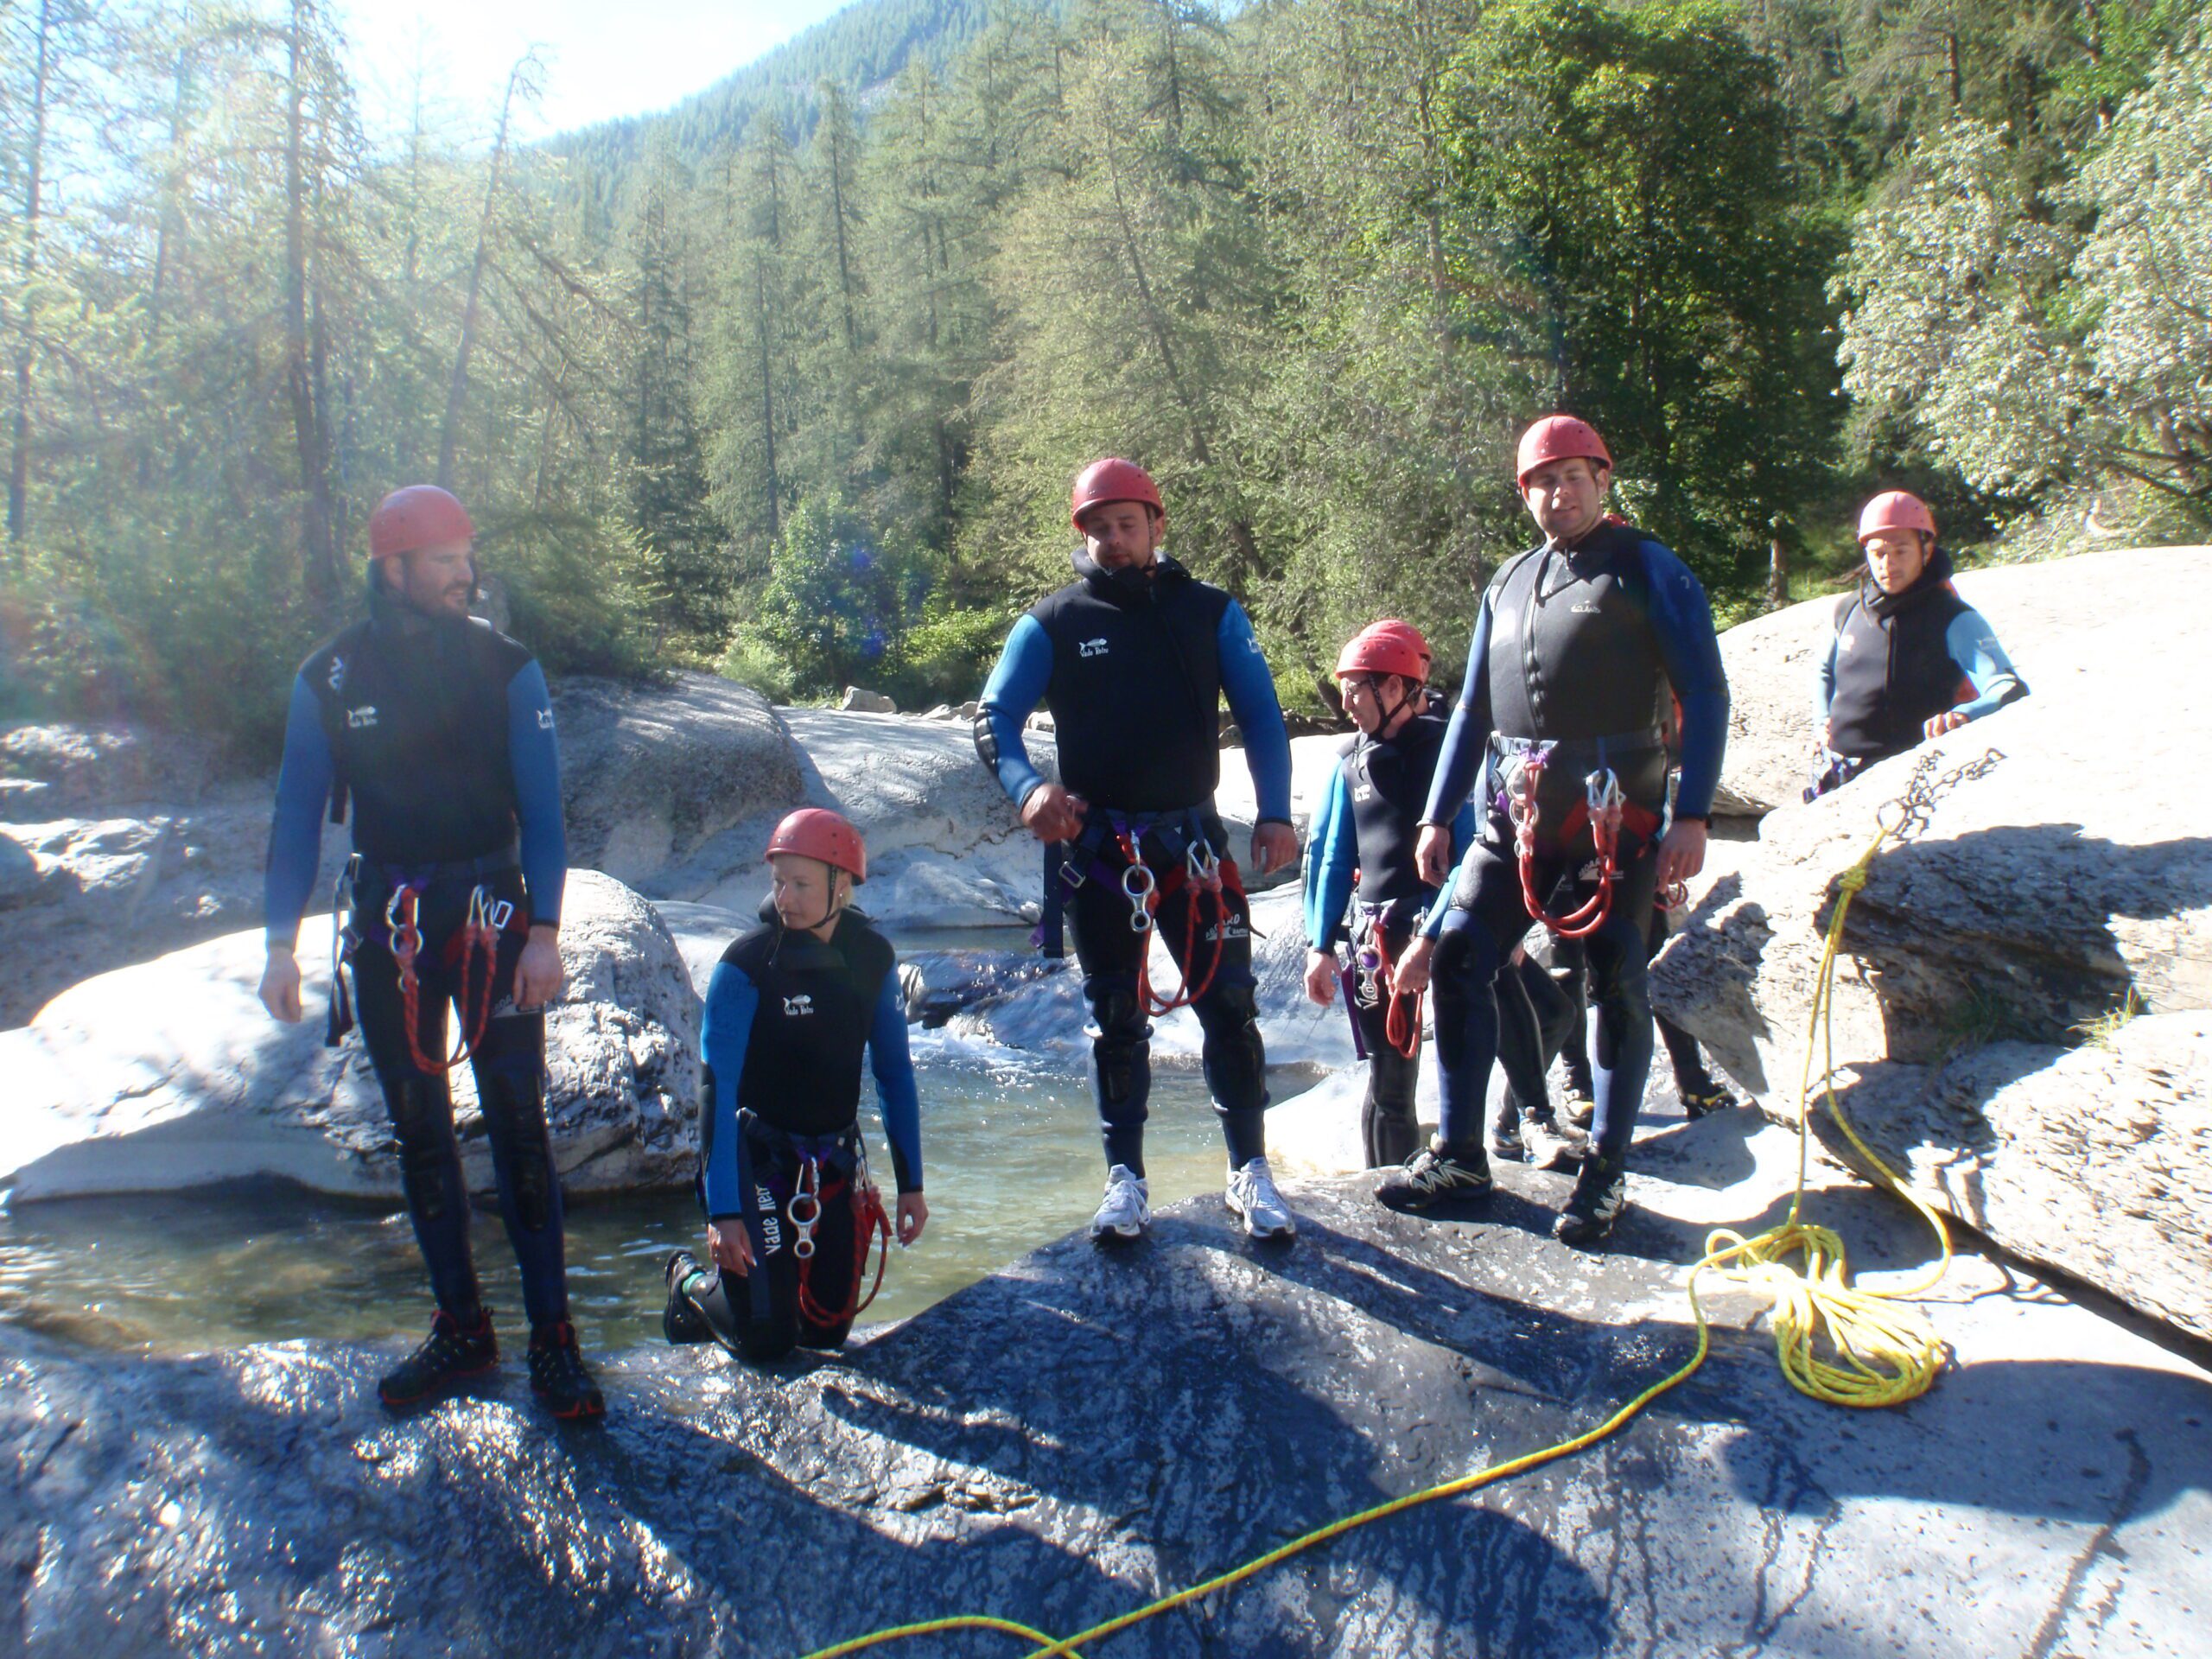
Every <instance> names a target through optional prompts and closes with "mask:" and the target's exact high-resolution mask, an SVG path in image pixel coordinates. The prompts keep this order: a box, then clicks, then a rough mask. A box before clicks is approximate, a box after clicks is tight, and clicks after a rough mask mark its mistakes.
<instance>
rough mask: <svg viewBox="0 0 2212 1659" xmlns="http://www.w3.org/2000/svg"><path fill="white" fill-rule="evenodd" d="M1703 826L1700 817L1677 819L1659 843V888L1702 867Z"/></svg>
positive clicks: (1688, 876) (1684, 879) (1665, 887)
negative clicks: (1664, 838)
mask: <svg viewBox="0 0 2212 1659" xmlns="http://www.w3.org/2000/svg"><path fill="white" fill-rule="evenodd" d="M1705 837H1706V825H1705V820H1704V819H1703V818H1677V819H1676V820H1675V825H1674V828H1672V829H1669V830H1668V831H1667V839H1666V840H1664V841H1662V842H1660V843H1659V891H1660V892H1662V893H1664V892H1666V890H1667V889H1668V888H1669V887H1673V886H1674V885H1675V883H1676V882H1677V881H1687V880H1689V879H1690V878H1691V877H1692V876H1694V875H1695V874H1697V873H1698V872H1699V871H1700V870H1701V869H1703V868H1705Z"/></svg>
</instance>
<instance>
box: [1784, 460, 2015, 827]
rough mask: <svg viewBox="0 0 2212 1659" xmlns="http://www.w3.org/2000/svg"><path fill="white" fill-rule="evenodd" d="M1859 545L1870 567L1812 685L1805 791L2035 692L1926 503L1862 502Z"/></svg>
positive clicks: (1841, 611)
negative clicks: (1967, 586)
mask: <svg viewBox="0 0 2212 1659" xmlns="http://www.w3.org/2000/svg"><path fill="white" fill-rule="evenodd" d="M1859 546H1860V547H1862V548H1864V549H1865V550H1866V577H1865V578H1864V579H1863V580H1862V581H1861V582H1859V587H1858V588H1856V589H1855V590H1854V591H1853V592H1852V593H1850V594H1847V595H1845V597H1844V598H1843V599H1842V600H1841V601H1839V602H1838V603H1837V605H1836V609H1835V632H1834V635H1833V637H1832V638H1831V639H1829V641H1828V646H1827V651H1826V652H1823V653H1822V655H1821V660H1820V666H1819V670H1818V671H1817V675H1816V677H1815V681H1814V684H1813V731H1814V734H1815V747H1814V755H1813V766H1812V771H1813V781H1812V784H1811V785H1810V786H1809V787H1808V788H1807V790H1806V791H1805V798H1806V799H1807V800H1808V801H1810V800H1815V799H1817V798H1819V797H1821V796H1822V795H1825V794H1826V793H1827V791H1830V790H1832V789H1835V788H1838V787H1840V786H1841V785H1844V784H1847V783H1848V782H1850V780H1851V779H1853V778H1854V777H1856V776H1857V775H1858V774H1859V773H1860V772H1864V771H1865V770H1866V768H1867V767H1869V766H1872V765H1873V764H1874V763H1875V762H1876V761H1877V760H1887V759H1888V758H1889V757H1890V756H1891V755H1893V754H1902V753H1904V752H1905V751H1906V750H1907V749H1910V748H1915V747H1918V746H1919V744H1920V743H1921V742H1922V741H1923V739H1926V738H1930V737H1941V736H1942V734H1944V733H1946V732H1952V731H1956V730H1957V729H1958V728H1960V727H1961V726H1963V725H1965V724H1966V723H1967V721H1970V720H1978V719H1980V717H1981V716H1982V715H1986V714H1993V713H1994V712H1995V711H1996V710H1998V709H2002V708H2003V707H2004V706H2005V704H2006V703H2008V702H2017V701H2018V700H2019V699H2020V698H2022V697H2024V696H2027V695H2028V688H2027V685H2026V683H2024V681H2023V680H2022V679H2021V678H2020V677H2019V675H2018V673H2016V672H2015V671H2013V668H2012V659H2011V658H2008V657H2006V656H2005V647H2004V646H2002V645H1999V644H1998V643H1997V633H1996V631H1995V630H1994V629H1993V628H1992V627H1991V626H1989V624H1988V623H1987V622H1986V621H1984V620H1982V615H1981V613H1980V611H1977V610H1976V609H1974V607H1973V606H1971V605H1969V604H1967V602H1966V601H1964V600H1963V599H1961V598H1960V597H1959V594H1958V590H1957V589H1956V588H1953V587H1952V586H1951V556H1950V555H1949V554H1948V553H1947V552H1945V551H1944V550H1943V549H1942V547H1940V546H1938V545H1937V543H1936V517H1935V515H1934V514H1933V513H1931V512H1929V511H1928V504H1927V503H1926V502H1924V501H1923V500H1922V499H1920V498H1919V497H1918V496H1916V495H1910V494H1908V493H1906V492H1904V491H1903V490H1885V491H1884V492H1883V493H1881V494H1879V495H1878V496H1876V497H1875V498H1874V499H1872V500H1871V501H1869V502H1868V503H1867V504H1866V506H1865V508H1863V509H1862V510H1861V511H1860V512H1859Z"/></svg>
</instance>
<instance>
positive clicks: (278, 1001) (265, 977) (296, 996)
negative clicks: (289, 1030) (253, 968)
mask: <svg viewBox="0 0 2212 1659" xmlns="http://www.w3.org/2000/svg"><path fill="white" fill-rule="evenodd" d="M261 1006H262V1007H264V1008H266V1009H268V1010H269V1012H270V1014H274V1015H276V1016H277V1019H279V1020H283V1022H284V1023H285V1024H286V1025H288V1026H296V1025H298V1024H299V1023H300V963H299V959H298V958H297V957H295V956H293V954H292V953H291V952H290V951H289V950H283V949H282V948H281V947H279V946H277V945H271V946H270V947H269V963H268V965H267V966H266V967H264V968H263V969H262V970H261Z"/></svg>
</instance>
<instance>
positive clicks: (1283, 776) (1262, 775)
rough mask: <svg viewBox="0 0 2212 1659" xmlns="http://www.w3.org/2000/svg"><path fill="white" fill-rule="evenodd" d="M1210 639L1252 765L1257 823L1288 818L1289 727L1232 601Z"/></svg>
mask: <svg viewBox="0 0 2212 1659" xmlns="http://www.w3.org/2000/svg"><path fill="white" fill-rule="evenodd" d="M1214 644H1215V645H1216V647H1217V650H1218V652H1219V654H1220V658H1221V689H1222V690H1223V691H1224V692H1225V693H1226V694H1227V695H1228V697H1229V712H1230V714H1231V715H1235V716H1236V729H1237V731H1238V732H1239V733H1241V734H1243V739H1244V764H1245V765H1246V766H1249V767H1250V768H1251V770H1252V789H1253V792H1254V793H1255V794H1256V795H1257V796H1258V797H1259V798H1260V822H1261V823H1289V822H1290V728H1288V727H1287V726H1285V725H1284V724H1283V723H1282V704H1281V703H1280V702H1276V701H1275V677H1274V675H1273V674H1271V673H1269V672H1268V659H1267V658H1266V657H1265V656H1264V655H1263V654H1262V652H1261V650H1260V641H1259V637H1258V636H1257V635H1255V633H1254V632H1252V619H1251V618H1249V616H1247V615H1245V614H1244V607H1243V606H1242V605H1239V604H1238V603H1237V602H1236V601H1235V600H1233V599H1232V600H1230V601H1229V606H1228V608H1227V609H1225V610H1224V611H1223V612H1222V613H1221V626H1220V627H1219V629H1217V631H1216V633H1215V636H1214Z"/></svg>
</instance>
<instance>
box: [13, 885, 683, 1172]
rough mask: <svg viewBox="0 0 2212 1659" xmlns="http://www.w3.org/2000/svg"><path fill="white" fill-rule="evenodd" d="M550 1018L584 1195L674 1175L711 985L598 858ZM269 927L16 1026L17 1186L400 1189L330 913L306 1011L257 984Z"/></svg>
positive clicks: (560, 1134) (567, 933)
mask: <svg viewBox="0 0 2212 1659" xmlns="http://www.w3.org/2000/svg"><path fill="white" fill-rule="evenodd" d="M563 912H564V913H563V922H562V929H561V959H562V963H563V967H564V968H565V969H567V973H568V981H567V983H566V984H565V985H564V986H563V988H562V993H561V996H560V999H559V1001H556V1003H555V1004H554V1006H553V1007H551V1009H550V1011H549V1012H548V1014H547V1020H546V1069H547V1073H548V1077H549V1090H548V1096H547V1113H546V1116H547V1119H548V1122H549V1123H550V1126H551V1128H552V1131H553V1144H554V1154H555V1157H556V1161H557V1162H558V1164H559V1165H560V1167H561V1171H562V1178H563V1182H564V1184H565V1185H567V1186H568V1188H569V1190H570V1191H571V1192H591V1191H607V1190H620V1189H626V1188H631V1187H649V1186H666V1185H676V1184H678V1183H680V1182H681V1181H683V1180H684V1179H688V1177H689V1175H690V1171H691V1168H692V1166H693V1165H694V1163H695V1161H696V1157H697V1153H698V1125H697V1112H698V1106H697V1100H698V1078H699V1062H698V1048H699V1000H698V997H697V995H696V994H695V993H694V992H693V990H692V988H691V983H690V976H689V974H688V973H687V972H686V970H685V968H684V963H683V957H682V955H681V954H680V953H679V952H678V950H677V946H676V942H675V941H674V940H673V939H671V938H670V937H669V934H668V931H667V929H666V928H665V927H664V926H663V925H662V924H661V921H660V918H658V916H657V915H655V914H654V912H653V910H652V906H650V905H648V904H647V903H646V902H645V900H644V899H640V898H639V896H638V895H637V894H636V893H632V892H631V891H630V890H629V889H628V888H626V887H623V886H621V885H620V883H619V882H616V881H613V880H610V879H609V878H607V877H606V876H604V875H601V874H598V873H597V872H595V871H591V870H572V871H570V872H569V888H568V899H567V902H566V904H565V905H564V906H563ZM263 960H264V951H263V944H262V938H261V935H260V933H259V932H258V931H254V932H249V933H239V934H232V935H231V936H229V937H227V938H221V939H216V940H213V941H211V942H209V943H208V944H200V945H195V946H193V947H192V948H191V949H189V950H181V951H178V952H175V953H174V954H173V955H170V956H167V957H162V958H160V959H158V960H157V961H155V962H150V963H140V964H138V965H137V966H135V967H130V968H123V969H116V970H115V971H113V972H111V973H108V974H104V975H101V976H98V977H96V978H93V979H91V980H87V981H86V982H84V983H83V984H81V985H79V986H77V987H75V988H73V989H71V990H69V991H67V992H65V993H64V994H63V995H60V996H59V997H57V998H55V999H54V1001H52V1002H51V1003H49V1004H48V1006H47V1007H46V1008H45V1009H44V1011H42V1012H41V1014H40V1015H39V1017H38V1019H37V1020H35V1021H34V1022H33V1023H32V1024H31V1025H29V1026H27V1027H22V1029H20V1030H16V1031H10V1032H6V1033H0V1076H4V1077H7V1079H8V1082H9V1090H10V1095H9V1102H8V1113H7V1118H6V1130H5V1133H4V1135H0V1190H7V1191H9V1192H10V1194H11V1198H12V1199H13V1200H14V1201H17V1202H20V1201H24V1200H30V1199H36V1198H68V1197H75V1196H80V1195H84V1194H87V1193H100V1192H143V1191H149V1190H166V1189H169V1188H174V1187H183V1186H193V1185H201V1184H204V1183H207V1182H212V1181H220V1180H228V1179H234V1178H238V1177H244V1176H251V1175H281V1176H285V1177H288V1178H289V1179H294V1180H296V1181H299V1182H300V1183H302V1185H307V1186H309V1187H312V1188H314V1189H315V1190H316V1191H319V1192H335V1193H340V1194H344V1195H349V1196H359V1197H376V1198H397V1197H398V1196H399V1190H400V1188H399V1170H398V1164H397V1157H396V1155H395V1154H394V1152H393V1142H392V1140H391V1125H390V1122H389V1119H388V1117H387V1116H386V1114H385V1108H384V1101H383V1096H382V1095H381V1094H380V1093H379V1092H378V1089H377V1085H376V1079H375V1076H374V1074H373V1073H372V1071H370V1069H369V1065H368V1059H367V1056H366V1054H365V1052H364V1051H363V1049H362V1047H361V1043H360V1037H359V1033H358V1032H356V1033H354V1034H353V1035H352V1036H350V1037H348V1038H347V1039H346V1042H345V1044H344V1046H341V1047H340V1048H338V1049H328V1048H325V1047H324V1046H322V1035H323V1029H324V999H325V997H326V995H327V988H328V985H329V975H330V923H329V918H327V917H323V918H315V919H313V920H311V921H310V922H309V923H308V925H306V926H305V927H304V928H302V931H301V937H300V965H301V969H302V979H303V981H304V983H303V985H302V1000H303V1001H304V1003H305V1005H306V1014H307V1018H306V1019H305V1020H302V1022H301V1023H300V1024H299V1025H296V1026H284V1025H280V1024H278V1023H277V1021H276V1020H271V1019H270V1017H269V1014H268V1013H267V1011H266V1010H265V1009H264V1008H263V1007H262V1006H261V1003H260V1001H259V1000H258V998H257V995H256V994H255V993H256V987H257V985H258V983H259V982H260V978H261V969H262V963H263ZM453 1089H454V1102H455V1113H454V1121H455V1125H456V1127H457V1128H458V1129H459V1131H460V1135H461V1157H462V1163H463V1166H464V1168H465V1170H466V1171H467V1175H468V1178H469V1180H470V1183H471V1185H472V1187H474V1189H475V1190H478V1191H486V1190H488V1189H489V1188H490V1186H491V1185H492V1171H491V1155H490V1151H489V1147H488V1145H487V1143H486V1140H485V1135H484V1120H483V1116H482V1114H481V1113H480V1111H479V1110H478V1109H477V1107H476V1095H475V1084H474V1079H473V1078H472V1077H471V1076H470V1074H469V1071H468V1069H467V1067H465V1066H464V1067H461V1069H459V1070H457V1071H455V1072H454V1074H453Z"/></svg>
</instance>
